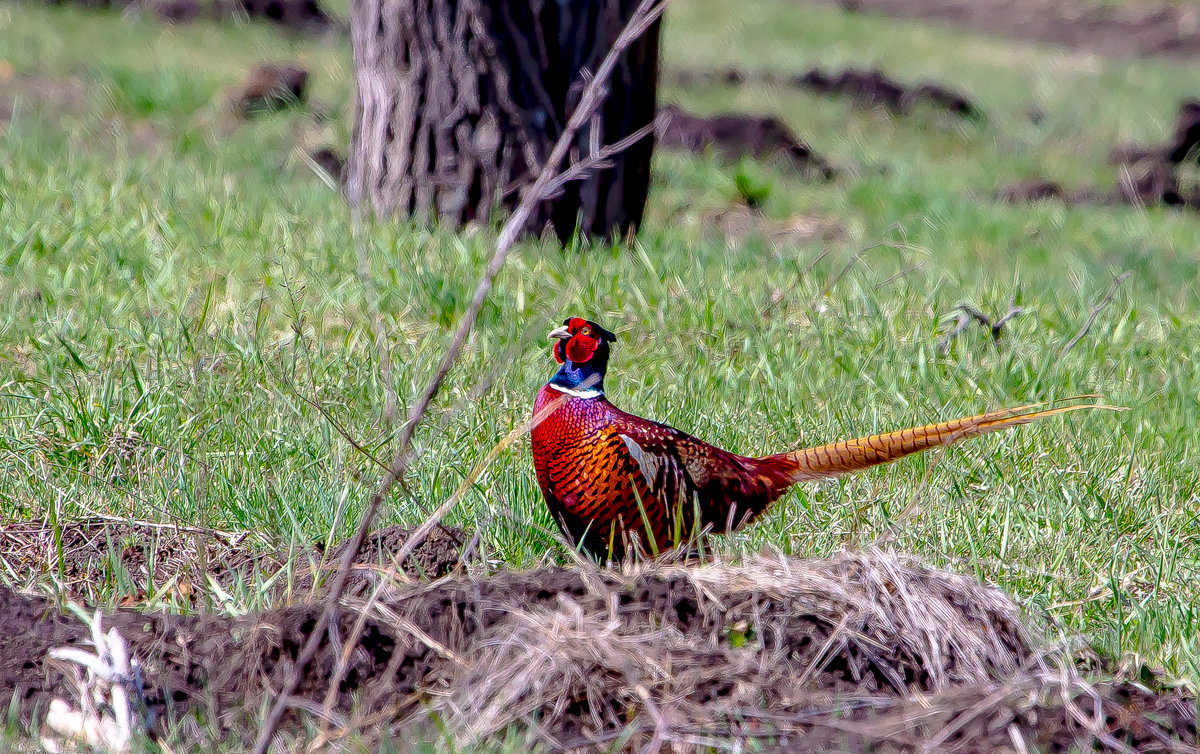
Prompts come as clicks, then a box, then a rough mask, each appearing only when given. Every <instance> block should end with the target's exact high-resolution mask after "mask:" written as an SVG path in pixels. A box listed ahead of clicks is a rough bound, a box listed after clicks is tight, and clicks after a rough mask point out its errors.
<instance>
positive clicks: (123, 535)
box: [0, 518, 472, 605]
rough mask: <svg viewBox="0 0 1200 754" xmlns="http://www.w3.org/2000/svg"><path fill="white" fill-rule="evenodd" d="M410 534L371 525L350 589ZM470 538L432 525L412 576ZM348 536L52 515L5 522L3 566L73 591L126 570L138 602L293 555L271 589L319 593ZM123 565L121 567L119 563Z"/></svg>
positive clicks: (205, 589)
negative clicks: (267, 534)
mask: <svg viewBox="0 0 1200 754" xmlns="http://www.w3.org/2000/svg"><path fill="white" fill-rule="evenodd" d="M410 533H411V530H410V529H405V528H402V527H399V526H389V527H385V528H383V529H380V530H379V531H376V532H373V533H372V534H371V535H370V536H369V537H368V538H367V541H366V542H365V543H364V544H363V549H362V551H361V552H360V553H359V556H358V560H357V565H356V567H355V572H354V576H353V579H352V581H351V582H350V593H356V592H358V591H362V590H363V589H364V588H365V585H367V584H371V583H374V581H375V580H376V579H377V578H378V577H379V576H380V574H383V573H384V572H386V570H387V569H388V568H389V567H391V566H392V561H393V557H394V556H396V555H399V553H400V549H401V548H402V547H403V545H404V542H405V541H406V540H407V538H408V535H409V534H410ZM470 544H471V538H470V536H469V535H468V534H467V533H466V532H465V531H463V530H462V529H458V528H456V527H452V526H439V527H437V528H435V529H434V530H433V531H431V532H430V534H429V536H427V537H426V538H425V539H424V540H423V541H422V542H421V544H419V545H418V546H417V547H416V548H415V549H414V551H413V552H412V554H411V555H410V556H409V557H407V558H406V559H405V561H404V563H403V564H402V566H401V570H402V571H403V572H404V573H405V574H406V575H407V576H409V577H411V578H425V579H430V578H438V577H440V576H444V575H446V574H447V573H449V572H450V571H452V570H453V569H454V568H455V567H456V566H458V564H459V563H460V561H463V560H467V559H469V558H470V557H472V552H471V548H470ZM345 547H346V543H342V544H340V545H338V546H336V547H333V548H330V549H329V550H328V551H326V548H325V547H324V546H322V545H320V544H316V545H314V546H312V547H309V548H305V549H304V550H303V551H302V552H299V553H292V557H291V558H289V553H288V552H287V551H281V550H279V549H278V548H273V547H271V546H270V545H269V543H266V542H262V541H256V540H255V538H254V537H252V536H250V535H249V534H247V533H246V532H222V531H216V530H210V529H202V528H198V527H188V526H182V525H180V526H175V525H171V524H159V523H149V522H139V521H124V520H113V519H106V518H94V519H87V520H82V521H71V522H67V523H63V524H61V525H59V526H58V528H57V531H56V530H55V528H54V527H52V526H50V525H49V523H48V522H45V521H40V522H11V523H6V524H0V566H2V568H3V570H2V571H0V572H3V573H9V574H21V575H22V576H23V580H24V583H23V584H21V586H24V587H27V588H28V587H32V586H34V585H36V584H44V583H47V582H50V583H53V584H54V585H55V587H56V590H57V591H60V592H61V593H62V594H64V595H65V596H68V597H71V598H73V599H87V598H89V597H91V596H92V595H94V594H95V591H94V590H95V587H96V586H97V585H98V584H104V583H111V580H112V579H113V578H114V577H115V576H114V574H116V573H123V575H124V576H127V577H128V578H129V580H130V582H131V584H130V586H132V588H133V590H134V593H132V594H129V595H127V596H126V598H125V603H126V604H129V605H133V604H140V603H142V602H144V601H145V600H146V599H147V598H149V597H150V596H151V595H154V596H155V597H157V598H159V599H161V598H163V597H164V596H168V595H169V596H171V597H173V598H175V599H178V600H181V601H183V602H184V603H189V602H197V601H198V600H199V598H201V597H202V596H204V595H206V594H209V593H210V592H211V591H212V588H211V586H212V584H214V583H215V584H216V585H217V586H219V587H221V588H222V589H228V588H229V586H230V585H231V584H233V583H234V582H238V581H240V582H244V583H247V584H255V583H256V582H258V583H263V582H266V581H267V580H269V579H271V578H272V577H274V576H276V574H278V573H279V571H280V569H282V568H283V567H284V565H285V564H286V563H288V562H289V560H290V561H291V562H293V563H295V564H296V566H295V569H294V571H292V572H291V573H288V574H285V576H287V577H288V578H282V579H276V580H275V582H274V584H273V586H272V587H271V591H272V592H273V593H283V594H285V595H287V596H288V597H290V598H292V599H302V598H304V597H305V596H306V595H309V594H310V593H311V592H312V589H313V586H314V578H313V575H314V574H320V579H318V581H321V580H323V579H324V578H325V577H327V576H328V575H329V574H330V573H331V572H332V571H333V569H335V568H336V565H337V563H338V562H339V560H340V558H341V556H342V552H343V550H344V548H345ZM118 565H119V568H118V567H117V566H118Z"/></svg>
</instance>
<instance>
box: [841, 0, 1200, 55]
mask: <svg viewBox="0 0 1200 754" xmlns="http://www.w3.org/2000/svg"><path fill="white" fill-rule="evenodd" d="M824 2H826V3H836V4H837V5H840V6H842V7H843V8H845V9H846V10H848V11H851V12H861V11H868V12H873V13H885V14H887V15H889V16H896V17H899V18H927V19H933V20H937V21H945V22H947V23H950V24H954V25H956V26H962V27H966V28H970V29H977V30H979V31H981V32H984V33H986V34H1005V35H1008V36H1013V37H1020V38H1026V39H1035V40H1038V41H1041V42H1049V43H1052V44H1059V45H1063V46H1066V47H1073V48H1078V49H1085V50H1092V51H1095V52H1099V53H1104V54H1108V55H1118V56H1135V55H1170V56H1174V57H1181V58H1187V57H1192V56H1194V55H1195V54H1196V53H1197V52H1200V30H1198V28H1197V27H1198V24H1197V21H1198V20H1200V10H1198V9H1197V8H1196V6H1195V5H1194V4H1188V3H1171V2H1160V3H1158V4H1155V3H1153V2H1140V3H1137V4H1136V6H1134V7H1120V6H1119V5H1116V4H1113V3H1105V2H1096V1H1095V0H824Z"/></svg>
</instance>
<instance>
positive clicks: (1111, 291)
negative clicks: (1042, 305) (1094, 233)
mask: <svg viewBox="0 0 1200 754" xmlns="http://www.w3.org/2000/svg"><path fill="white" fill-rule="evenodd" d="M1131 275H1133V273H1132V272H1130V271H1129V270H1125V271H1124V272H1122V273H1121V274H1120V275H1119V276H1118V277H1117V278H1115V279H1114V280H1113V281H1112V284H1111V285H1109V286H1108V292H1107V293H1105V294H1104V298H1102V299H1100V301H1099V302H1098V303H1096V304H1095V305H1093V306H1092V313H1091V316H1089V317H1088V321H1087V324H1085V325H1084V326H1083V329H1082V330H1080V331H1079V332H1077V333H1075V337H1074V338H1071V340H1070V342H1069V343H1067V345H1065V346H1064V347H1063V350H1062V355H1063V356H1066V355H1067V352H1068V351H1070V350H1071V349H1072V348H1074V347H1075V344H1076V343H1078V342H1079V341H1080V340H1083V338H1084V336H1085V335H1087V334H1088V333H1089V332H1090V331H1091V329H1092V325H1094V324H1096V317H1098V316H1100V312H1102V311H1104V309H1105V307H1107V306H1108V305H1109V304H1111V303H1112V300H1113V297H1114V296H1116V295H1117V289H1118V288H1120V287H1121V284H1122V283H1124V282H1125V281H1126V280H1128V279H1129V277H1130V276H1131Z"/></svg>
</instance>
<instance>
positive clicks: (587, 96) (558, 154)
mask: <svg viewBox="0 0 1200 754" xmlns="http://www.w3.org/2000/svg"><path fill="white" fill-rule="evenodd" d="M667 2H669V0H642V2H640V3H639V4H638V7H637V9H636V10H635V11H634V12H633V15H632V16H631V17H630V21H629V23H628V25H626V27H625V29H624V30H623V31H622V32H621V34H620V36H618V37H617V39H616V41H615V42H614V43H613V46H612V49H611V50H609V52H608V54H607V55H606V56H605V57H604V60H603V61H602V62H601V63H600V66H599V68H597V70H596V73H595V75H594V76H593V78H592V80H591V81H589V82H588V83H587V86H586V87H585V88H584V90H583V94H582V96H581V97H580V100H579V105H578V106H577V107H576V109H575V111H574V112H573V113H572V114H571V118H570V120H568V121H567V125H566V127H565V128H564V129H563V132H562V134H561V135H560V136H559V138H558V141H557V142H555V144H554V149H553V150H552V151H551V152H550V157H549V158H548V159H547V160H546V163H545V164H544V165H542V167H541V170H540V171H539V173H538V177H537V180H535V181H534V183H533V185H532V186H530V187H529V189H528V190H527V191H526V192H525V196H524V197H523V198H522V200H521V202H520V204H519V205H517V208H516V210H515V211H514V212H513V213H512V215H511V216H510V217H509V218H508V221H507V222H505V223H504V226H503V227H502V228H501V229H500V234H499V236H498V237H497V239H496V248H495V251H494V252H493V254H492V258H491V261H490V262H489V263H488V266H487V270H486V271H485V272H484V275H483V278H482V279H480V281H479V285H478V286H477V287H476V289H475V295H474V296H473V297H472V299H471V303H470V304H469V305H468V306H467V309H466V311H465V312H463V317H462V319H461V320H460V321H459V325H458V329H457V330H456V331H455V333H454V337H453V339H452V340H451V342H450V346H449V348H448V349H447V350H446V354H445V356H444V357H443V358H442V362H441V364H440V365H439V366H438V370H437V372H436V373H435V374H434V376H433V379H431V380H430V381H429V384H428V385H427V386H426V387H425V390H424V391H423V392H422V393H421V396H420V398H418V400H417V401H416V402H415V403H413V404H412V406H411V408H410V410H409V413H408V420H407V421H406V422H405V424H404V427H403V428H402V429H401V431H400V437H399V442H398V450H397V451H396V457H395V459H394V460H393V461H392V463H391V464H390V465H389V466H388V470H387V474H385V475H384V478H383V482H382V483H381V484H380V486H379V489H377V490H376V491H375V494H373V495H372V496H371V500H370V502H369V503H368V505H367V509H366V510H365V511H364V512H363V517H362V520H361V521H360V522H359V525H358V529H357V530H356V531H355V532H354V537H353V538H352V539H351V540H350V543H349V545H348V546H347V547H346V550H345V552H344V553H343V554H342V559H341V562H340V563H339V565H338V570H337V573H336V575H335V576H334V580H333V583H332V585H331V586H330V589H329V596H328V597H327V598H326V601H325V609H324V610H322V611H321V617H320V618H319V619H318V621H317V624H316V625H315V626H314V627H313V629H312V632H311V633H309V635H308V639H307V640H306V641H305V643H304V647H303V648H302V649H301V651H300V654H299V655H298V656H297V657H296V664H295V665H294V666H293V668H292V673H291V675H290V676H289V677H288V679H287V681H286V682H285V683H284V685H283V687H282V688H281V689H280V690H279V696H278V698H277V699H276V701H275V704H274V705H273V706H272V707H271V711H270V713H268V715H267V719H266V720H265V721H264V722H263V727H262V728H261V729H260V730H259V734H258V738H257V739H256V740H255V743H254V749H253V751H254V754H266V750H267V748H268V746H269V745H270V743H271V738H272V737H273V736H274V735H275V730H276V729H277V728H278V727H279V722H280V720H281V719H282V718H283V714H284V712H285V711H286V710H287V707H288V698H289V697H290V696H291V695H292V694H293V693H294V692H295V690H296V688H297V686H299V684H300V679H301V678H302V677H303V675H304V672H305V670H306V669H307V668H308V665H309V663H311V662H312V660H313V658H314V657H315V656H316V654H317V648H318V647H319V646H320V644H321V637H322V636H323V635H324V634H325V632H326V631H327V630H328V629H329V626H330V625H331V624H332V623H333V622H334V618H335V615H336V612H337V606H338V603H339V601H340V600H341V597H342V593H343V592H344V591H345V589H346V583H347V581H348V580H349V578H350V572H351V570H352V566H353V564H354V561H355V559H356V558H357V557H358V551H359V550H360V549H362V545H363V542H364V541H365V540H366V538H367V533H368V531H369V530H370V527H371V523H372V521H374V519H375V515H376V514H377V513H378V512H379V508H380V506H382V505H383V502H384V500H386V499H387V498H388V496H389V495H390V493H391V491H392V487H394V486H395V485H396V484H397V483H398V482H400V481H401V479H402V477H403V476H404V473H405V471H406V470H407V468H408V465H409V462H410V460H411V457H412V454H411V452H410V446H411V444H412V439H413V436H414V435H415V434H416V431H417V426H418V425H419V424H420V422H421V419H422V418H424V416H425V414H426V412H427V411H428V410H429V406H430V405H431V404H432V402H433V399H434V397H435V396H436V395H437V393H438V390H439V389H440V388H441V386H442V382H443V381H445V379H446V375H447V374H449V373H450V369H451V368H453V366H454V364H455V363H456V362H457V361H458V358H459V356H460V355H461V353H462V349H463V346H464V345H465V343H466V340H467V336H469V335H470V334H471V331H472V330H473V329H474V327H475V320H476V318H477V317H478V316H479V312H480V310H481V309H482V308H483V304H484V301H485V300H486V299H487V295H488V293H489V292H490V291H491V288H492V283H493V281H495V279H496V276H497V275H498V274H499V273H500V269H501V268H502V267H503V266H504V263H505V261H506V260H507V259H508V255H509V252H511V251H512V248H513V246H514V245H515V244H516V242H517V239H518V238H519V237H520V236H521V234H522V233H523V232H524V231H525V226H526V225H527V223H528V222H529V217H530V215H531V214H532V213H533V208H534V206H535V205H536V204H537V203H538V202H540V201H542V200H543V197H544V196H545V193H546V189H547V188H548V187H549V186H550V185H551V184H552V183H553V182H554V181H555V179H556V178H557V175H558V166H559V165H560V164H561V163H562V161H563V158H564V157H566V155H567V152H568V150H569V149H570V146H571V142H572V140H573V139H574V136H575V134H576V133H577V132H578V131H579V129H580V128H581V127H582V126H583V125H584V124H585V123H586V122H587V121H588V120H589V119H590V118H591V117H592V115H593V114H594V113H595V112H596V110H597V109H598V108H599V106H600V105H601V104H602V103H603V95H602V94H601V90H602V89H603V85H604V82H606V81H607V80H608V78H609V76H611V75H612V71H613V69H614V68H615V67H616V65H617V59H618V58H619V57H620V55H621V53H622V52H623V51H624V50H625V48H627V47H628V46H629V45H630V44H631V43H633V41H634V40H636V39H637V38H638V37H640V36H641V35H642V34H643V33H644V32H645V31H646V30H647V29H648V28H650V26H651V25H652V24H654V22H655V21H657V20H658V18H659V17H660V16H661V15H662V13H663V11H664V10H666V5H667ZM443 515H444V514H443ZM422 528H423V529H425V531H426V533H427V532H428V530H429V529H432V526H429V527H424V526H423V527H422ZM420 531H421V530H418V532H414V535H413V536H412V537H409V539H408V540H407V541H406V542H405V549H408V550H409V551H411V547H415V546H416V544H417V543H418V541H419V540H418V538H417V535H418V534H420ZM421 536H422V537H423V536H424V535H423V534H422V535H421ZM410 545H411V547H410ZM398 559H399V558H398Z"/></svg>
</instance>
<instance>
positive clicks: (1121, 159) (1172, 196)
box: [1000, 100, 1200, 210]
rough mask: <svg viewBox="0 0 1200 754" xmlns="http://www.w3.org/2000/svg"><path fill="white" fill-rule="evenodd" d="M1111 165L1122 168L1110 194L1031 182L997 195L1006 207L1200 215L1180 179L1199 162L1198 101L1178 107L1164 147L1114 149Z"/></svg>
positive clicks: (1190, 185)
mask: <svg viewBox="0 0 1200 754" xmlns="http://www.w3.org/2000/svg"><path fill="white" fill-rule="evenodd" d="M1110 159H1111V160H1112V161H1113V162H1115V163H1117V164H1119V165H1121V166H1122V169H1121V173H1120V176H1119V177H1118V179H1117V185H1116V187H1115V188H1114V189H1112V190H1104V189H1100V188H1085V189H1081V190H1077V191H1070V190H1068V189H1065V188H1063V187H1062V186H1060V185H1059V184H1058V183H1056V182H1054V181H1052V180H1049V179H1047V178H1033V179H1029V180H1025V181H1021V182H1019V183H1015V184H1012V185H1010V186H1007V187H1005V188H1003V189H1001V191H1000V195H1001V197H1002V198H1004V199H1005V200H1007V201H1010V202H1036V201H1043V200H1048V199H1052V200H1057V201H1061V202H1063V203H1066V204H1125V205H1132V206H1138V207H1146V206H1155V205H1165V206H1168V207H1180V208H1185V209H1193V210H1200V186H1198V185H1196V184H1195V181H1194V180H1192V181H1189V180H1188V179H1187V177H1186V176H1183V175H1181V173H1180V168H1181V167H1183V165H1184V164H1185V163H1190V162H1198V161H1200V101H1196V100H1185V101H1184V102H1183V103H1181V104H1180V106H1179V116H1178V118H1177V120H1176V123H1175V131H1174V134H1173V135H1172V137H1171V139H1170V140H1169V141H1167V142H1165V143H1163V144H1156V145H1150V146H1144V145H1138V144H1133V145H1122V146H1118V147H1115V148H1114V149H1113V150H1112V152H1111V153H1110Z"/></svg>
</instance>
